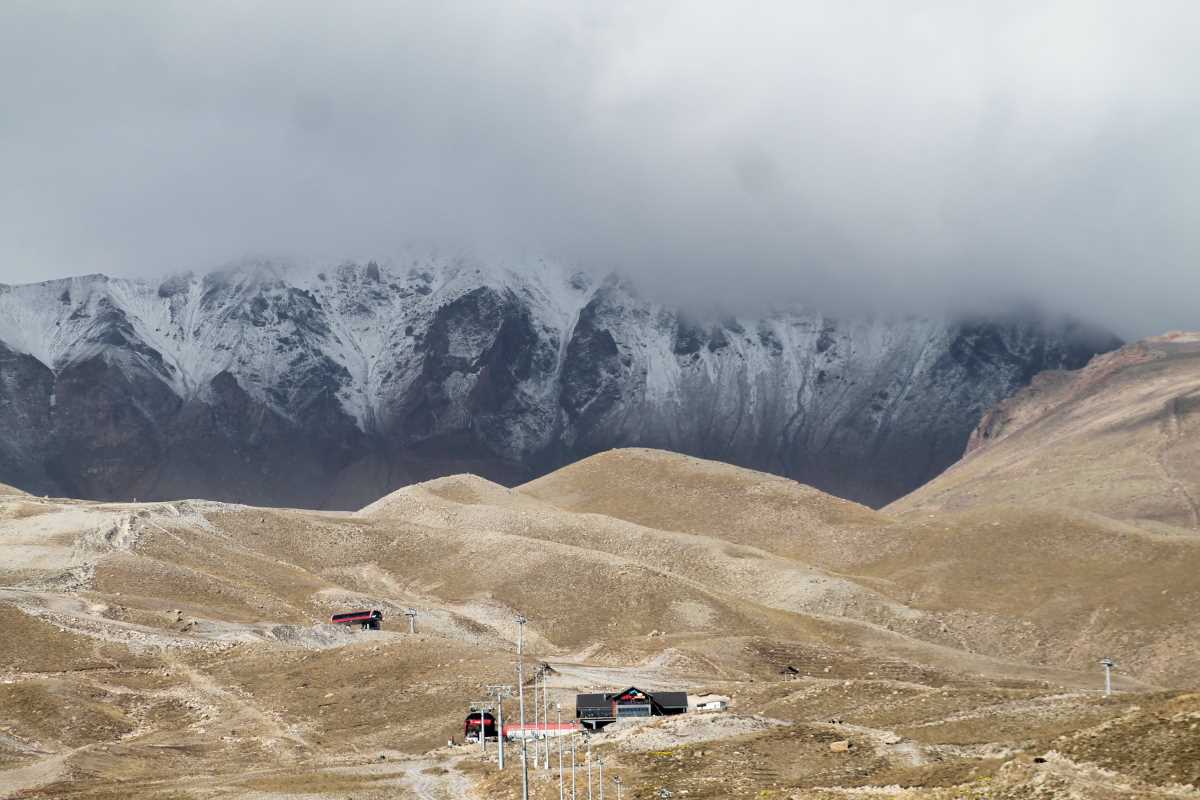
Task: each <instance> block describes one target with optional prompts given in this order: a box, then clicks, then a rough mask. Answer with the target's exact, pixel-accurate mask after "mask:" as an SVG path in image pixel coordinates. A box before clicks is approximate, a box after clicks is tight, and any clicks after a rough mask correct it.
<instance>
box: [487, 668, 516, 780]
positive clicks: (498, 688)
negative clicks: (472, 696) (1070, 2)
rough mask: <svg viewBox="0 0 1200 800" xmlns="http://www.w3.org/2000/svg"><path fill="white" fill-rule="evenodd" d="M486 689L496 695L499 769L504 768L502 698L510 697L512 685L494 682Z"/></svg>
mask: <svg viewBox="0 0 1200 800" xmlns="http://www.w3.org/2000/svg"><path fill="white" fill-rule="evenodd" d="M487 690H488V691H489V692H491V693H492V694H494V695H495V696H496V746H497V747H498V748H499V751H500V769H504V698H506V697H512V694H513V691H512V687H511V686H508V685H507V684H502V683H494V684H491V685H490V686H488V687H487Z"/></svg>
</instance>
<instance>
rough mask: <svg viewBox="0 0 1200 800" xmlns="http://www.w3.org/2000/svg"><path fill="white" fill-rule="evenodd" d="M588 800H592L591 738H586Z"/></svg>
mask: <svg viewBox="0 0 1200 800" xmlns="http://www.w3.org/2000/svg"><path fill="white" fill-rule="evenodd" d="M587 764H588V800H592V737H590V736H589V737H587Z"/></svg>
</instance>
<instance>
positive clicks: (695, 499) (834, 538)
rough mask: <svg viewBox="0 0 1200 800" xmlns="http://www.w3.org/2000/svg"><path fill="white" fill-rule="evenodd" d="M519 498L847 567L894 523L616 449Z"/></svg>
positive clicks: (784, 486) (801, 492)
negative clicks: (866, 544) (854, 554)
mask: <svg viewBox="0 0 1200 800" xmlns="http://www.w3.org/2000/svg"><path fill="white" fill-rule="evenodd" d="M518 491H519V492H520V493H521V494H523V495H527V496H529V497H534V498H537V499H539V500H542V501H543V502H546V503H548V504H551V505H553V506H556V507H558V508H561V509H563V510H565V511H572V512H577V513H585V514H598V515H603V516H606V517H612V518H616V519H622V520H626V521H628V522H633V523H636V524H638V525H642V526H644V527H647V528H654V529H658V530H664V531H680V532H686V533H691V534H697V535H701V536H708V537H712V538H714V539H718V540H723V541H729V542H735V543H738V544H744V545H749V546H752V547H757V548H761V549H762V550H765V551H767V552H770V553H772V554H775V555H778V556H782V557H785V558H792V559H797V560H801V561H806V562H809V563H817V564H828V565H838V564H843V563H845V562H846V560H847V558H848V557H850V554H849V553H848V552H847V551H848V550H852V549H854V548H855V547H856V546H857V545H859V544H862V543H864V542H867V541H871V542H874V543H875V545H878V544H880V542H881V538H880V536H879V531H881V530H883V529H886V528H887V527H888V526H889V525H890V524H891V520H890V519H889V518H888V517H886V516H885V515H883V514H880V513H878V512H875V511H872V510H871V509H869V508H867V507H866V506H863V505H859V504H858V503H854V502H851V501H849V500H843V499H841V498H838V497H834V496H833V495H830V494H826V493H825V492H822V491H820V490H818V489H814V488H813V487H811V486H806V485H804V484H802V483H797V482H796V481H794V480H791V479H790V478H782V477H780V476H778V475H770V474H767V473H764V472H756V471H754V470H750V469H743V468H741V467H734V466H731V465H729V464H723V463H720V462H716V461H706V460H704V459H700V458H694V457H691V456H685V455H680V454H678V453H669V452H666V451H662V450H648V449H642V448H628V449H620V450H609V451H607V452H604V453H600V454H598V455H595V456H592V457H591V458H587V459H584V460H583V461H579V462H576V463H575V464H572V465H570V466H567V467H563V468H562V469H560V470H558V471H556V472H552V473H550V474H549V475H546V476H544V477H542V478H538V479H537V480H535V481H532V482H530V483H527V484H525V485H524V486H521V487H520V488H519V489H518Z"/></svg>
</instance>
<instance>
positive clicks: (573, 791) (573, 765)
mask: <svg viewBox="0 0 1200 800" xmlns="http://www.w3.org/2000/svg"><path fill="white" fill-rule="evenodd" d="M575 785H576V784H575V734H573V733H572V734H571V800H576V798H575Z"/></svg>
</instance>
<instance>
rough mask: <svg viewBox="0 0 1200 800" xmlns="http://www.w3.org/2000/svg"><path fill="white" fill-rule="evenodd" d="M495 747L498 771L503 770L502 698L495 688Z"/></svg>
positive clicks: (498, 689) (498, 690)
mask: <svg viewBox="0 0 1200 800" xmlns="http://www.w3.org/2000/svg"><path fill="white" fill-rule="evenodd" d="M496 747H497V749H498V750H499V751H500V769H502V770H503V769H504V696H503V695H502V694H501V692H500V688H499V687H497V688H496Z"/></svg>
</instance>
